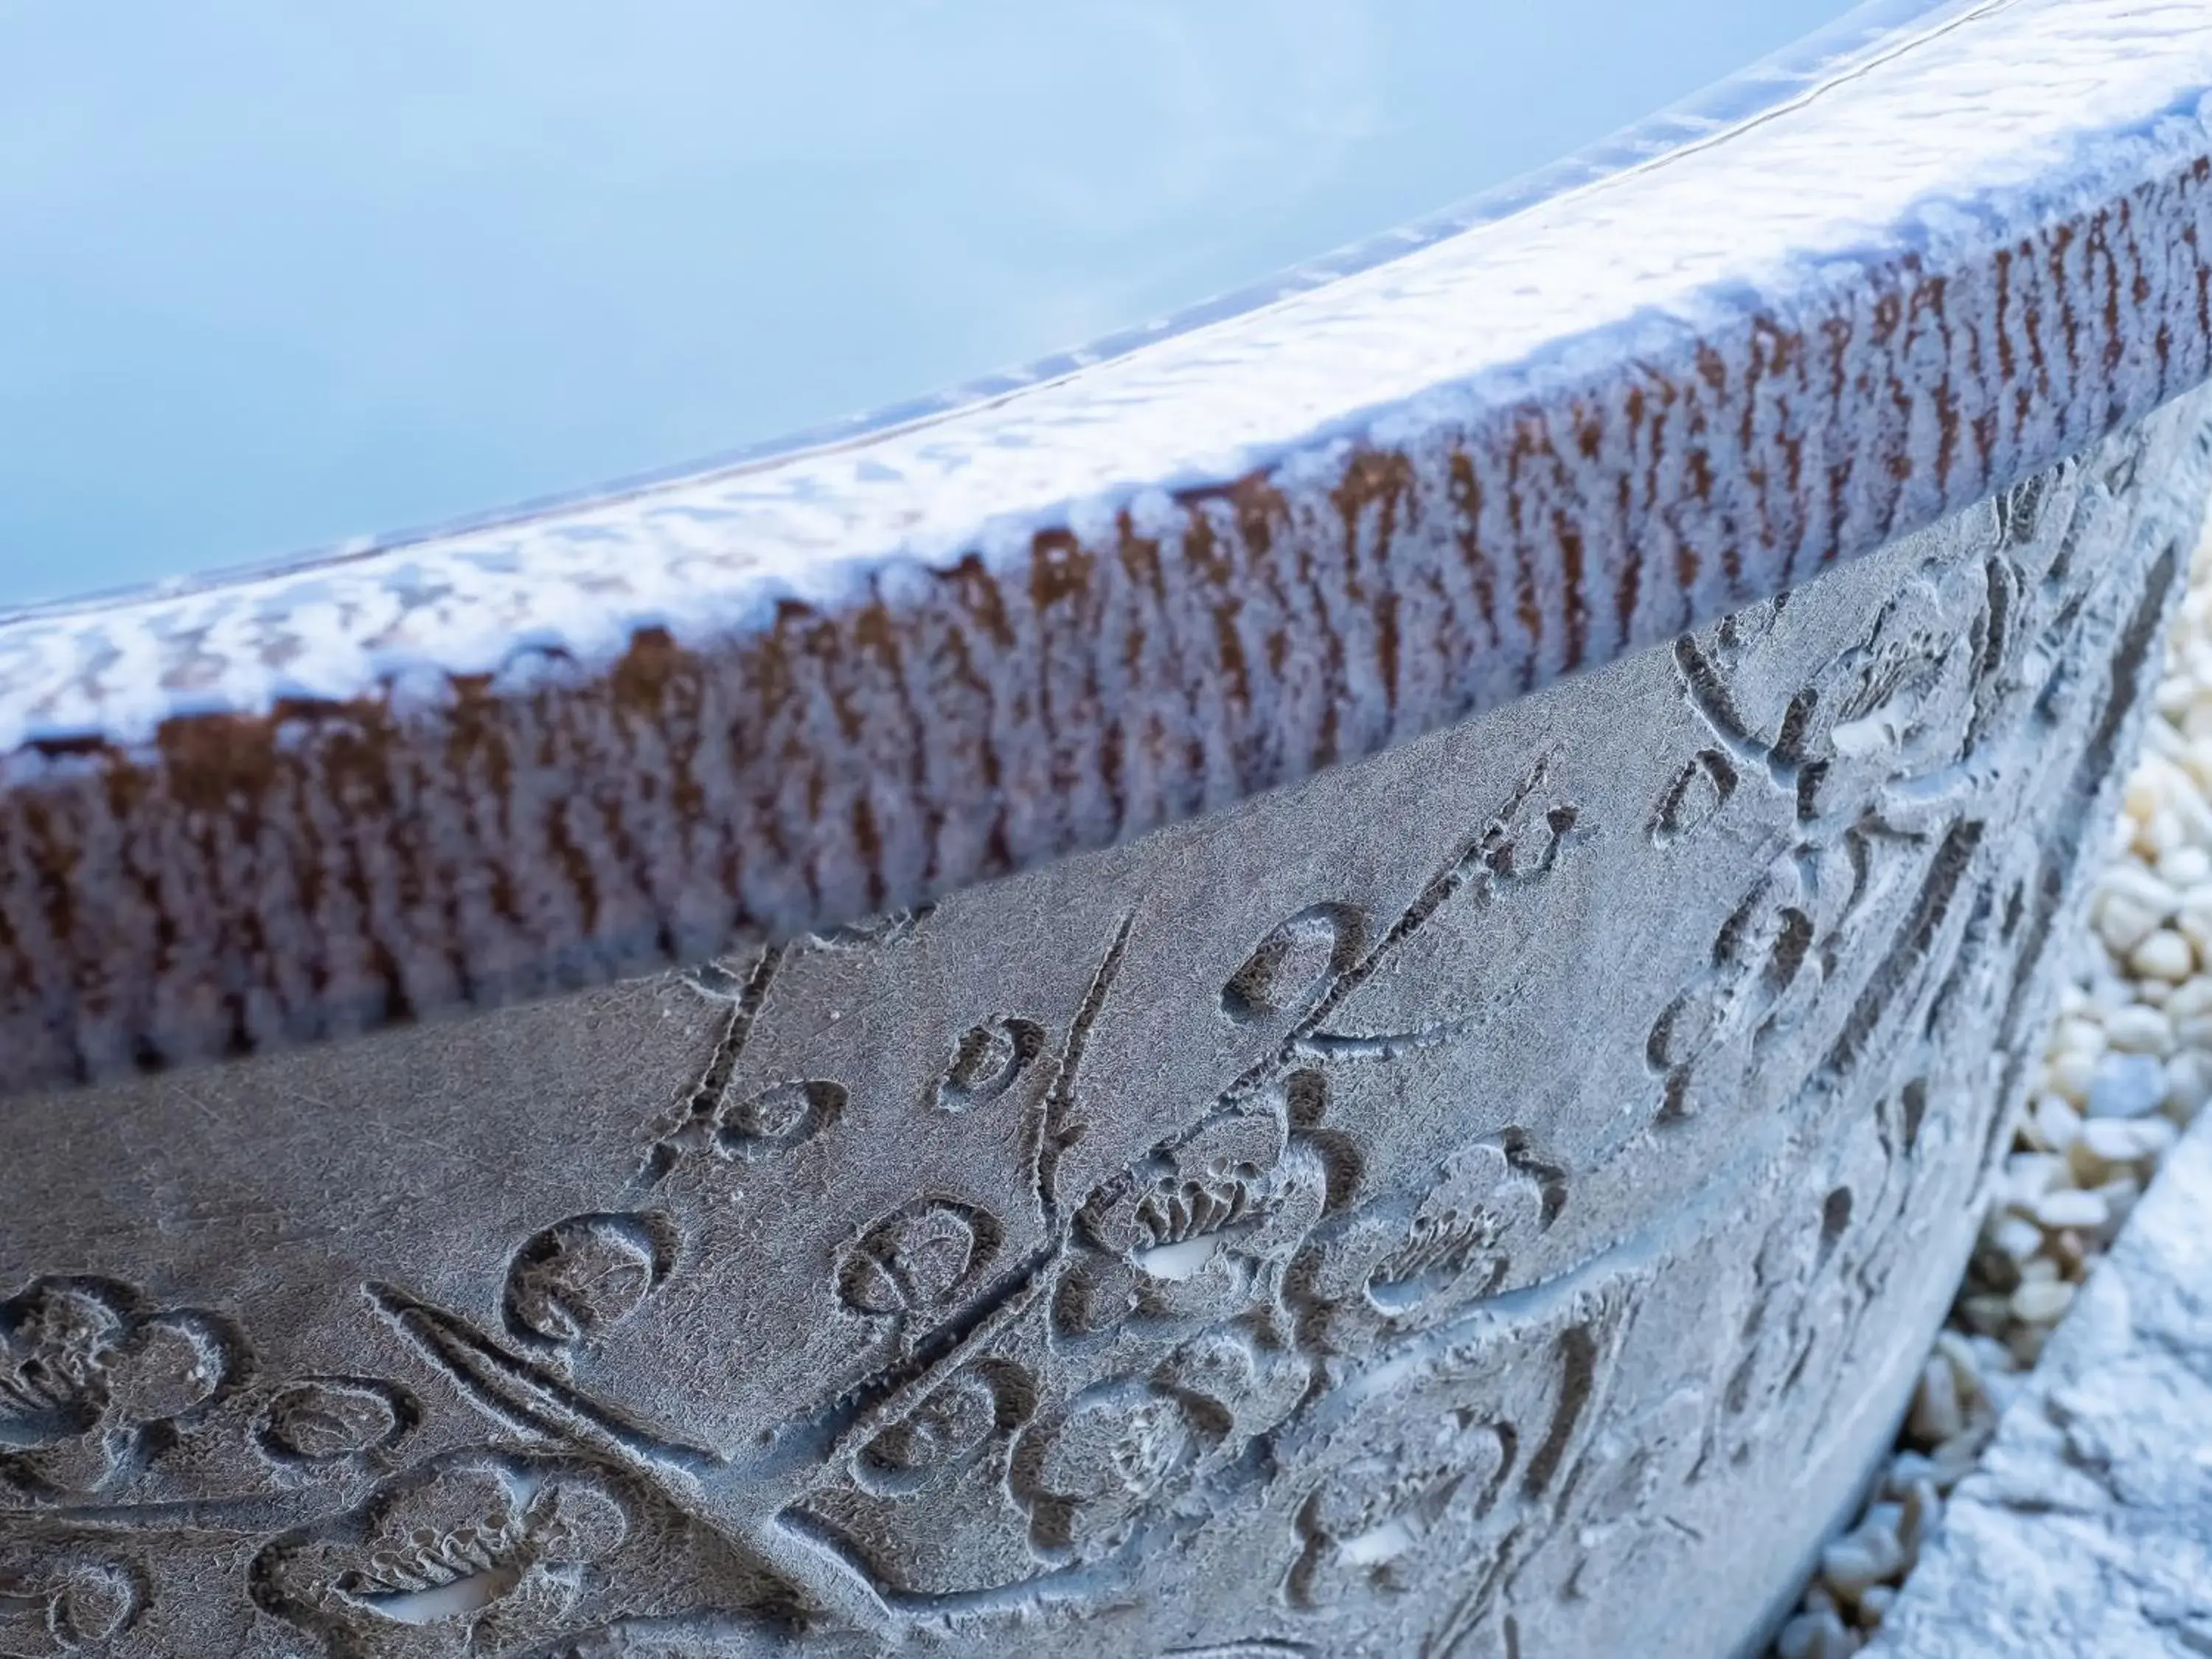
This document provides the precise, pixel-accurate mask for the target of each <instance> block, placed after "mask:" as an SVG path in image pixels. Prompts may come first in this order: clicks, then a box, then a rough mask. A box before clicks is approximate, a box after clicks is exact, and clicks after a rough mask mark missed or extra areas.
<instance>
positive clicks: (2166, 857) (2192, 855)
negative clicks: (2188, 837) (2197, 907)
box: [2158, 847, 2212, 887]
mask: <svg viewBox="0 0 2212 1659" xmlns="http://www.w3.org/2000/svg"><path fill="white" fill-rule="evenodd" d="M2158 873H2159V874H2160V876H2161V877H2163V878H2165V879H2166V882H2167V883H2168V884H2171V885H2172V886H2175V887H2194V886H2195V885H2196V884H2197V883H2198V882H2200V881H2203V880H2206V879H2208V878H2212V853H2207V852H2206V851H2205V850H2204V849H2203V848H2201V847H2177V848H2174V849H2173V850H2172V852H2170V853H2166V854H2163V855H2161V856H2160V859H2159V861H2158Z"/></svg>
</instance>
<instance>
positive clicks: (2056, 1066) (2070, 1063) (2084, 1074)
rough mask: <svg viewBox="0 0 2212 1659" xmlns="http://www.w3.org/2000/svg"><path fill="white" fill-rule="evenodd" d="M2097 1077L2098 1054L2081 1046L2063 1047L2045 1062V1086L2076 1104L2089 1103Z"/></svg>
mask: <svg viewBox="0 0 2212 1659" xmlns="http://www.w3.org/2000/svg"><path fill="white" fill-rule="evenodd" d="M2096 1078H2097V1056H2096V1055H2094V1054H2088V1053H2085V1052H2084V1051H2083V1050H2081V1049H2079V1048H2067V1049H2063V1050H2061V1051H2060V1052H2059V1053H2057V1054H2054V1055H2052V1056H2051V1059H2050V1060H2046V1061H2045V1063H2044V1067H2043V1086H2044V1087H2045V1088H2046V1089H2048V1090H2050V1091H2051V1093H2053V1094H2055V1095H2057V1096H2058V1097H2060V1098H2061V1099H2063V1100H2065V1101H2067V1102H2069V1103H2071V1104H2073V1105H2075V1106H2082V1105H2086V1104H2087V1103H2088V1099H2089V1089H2090V1085H2092V1084H2093V1083H2094V1082H2095V1081H2096Z"/></svg>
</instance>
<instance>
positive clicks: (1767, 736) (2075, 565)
mask: <svg viewBox="0 0 2212 1659" xmlns="http://www.w3.org/2000/svg"><path fill="white" fill-rule="evenodd" d="M2205 413H2206V411H2205V409H2204V408H2203V405H2202V404H2199V403H2191V404H2183V405H2179V406H2177V407H2176V408H2174V409H2172V410H2168V411H2166V413H2164V414H2161V415H2159V416H2154V417H2153V418H2152V419H2151V420H2150V421H2149V422H2148V423H2146V424H2144V425H2142V426H2141V427H2139V428H2134V429H2131V430H2130V431H2128V432H2126V433H2124V434H2123V435H2120V436H2118V437H2117V438H2114V439H2112V440H2109V441H2106V442H2104V443H2102V444H2100V445H2099V446H2097V447H2094V448H2093V449H2092V450H2091V451H2089V452H2088V453H2086V454H2085V455H2083V456H2082V457H2081V458H2080V459H2077V460H2075V461H2074V462H2069V463H2068V464H2066V465H2063V466H2061V467H2059V468H2058V469H2057V470H2056V471H2051V472H2049V473H2046V474H2044V475H2042V476H2039V477H2037V478H2035V479H2034V480H2033V481H2032V482H2031V483H2028V484H2027V485H2025V486H2023V487H2021V488H2020V489H2015V490H2013V491H2011V492H2008V494H2006V495H2003V496H2002V497H2001V498H2000V499H1998V500H1997V501H1994V502H1992V503H1988V504H1984V506H1982V507H1978V508H1975V509H1972V510H1971V511H1968V512H1966V513H1963V514H1960V515H1958V516H1954V517H1953V518H1951V519H1949V520H1945V521H1944V522H1943V523H1942V524H1941V525H1940V526H1937V527H1936V529H1934V530H1932V531H1930V532H1926V533H1923V534H1920V535H1917V536H1913V537H1911V538H1906V539H1905V540H1902V541H1900V542H1899V543H1896V544H1893V545H1892V546H1890V547H1889V548H1887V549H1886V550H1883V551H1881V553H1879V554H1877V555H1875V556H1871V557H1870V558H1869V559H1868V560H1866V561H1864V562H1860V563H1857V564H1854V565H1851V566H1850V567H1847V568H1841V569H1838V570H1836V571H1834V572H1832V573H1831V574H1828V575H1826V576H1825V577H1823V578H1821V579H1820V580H1818V581H1817V582H1815V583H1814V584H1812V585H1810V586H1807V587H1804V588H1802V589H1800V590H1798V591H1797V592H1794V593H1792V594H1790V595H1788V596H1786V597H1784V598H1781V599H1772V600H1770V601H1767V602H1765V603H1763V604H1760V605H1755V606H1753V607H1752V608H1750V609H1748V610H1745V611H1739V612H1737V613H1735V615H1733V616H1730V617H1728V618H1727V619H1726V620H1725V621H1723V622H1721V623H1718V624H1717V625H1716V626H1713V627H1711V628H1708V629H1705V630H1703V631H1701V632H1699V633H1697V634H1695V635H1690V636H1687V637H1686V638H1684V639H1682V640H1680V641H1679V642H1677V643H1675V644H1674V645H1672V646H1670V647H1664V648H1662V649H1660V650H1658V651H1656V652H1650V653H1644V654H1641V655H1637V656H1633V657H1631V658H1628V659H1624V660H1623V661H1621V662H1620V663H1617V664H1615V665H1612V666H1610V667H1607V668H1606V669H1604V670H1602V671H1596V672H1594V673H1591V674H1589V676H1587V677H1584V678H1579V679H1576V680H1572V681H1570V682H1568V683H1566V684H1563V685H1560V686H1559V687H1556V688H1554V689H1553V690H1549V691H1547V692H1544V693H1541V694H1540V695H1537V696H1531V697H1528V698H1526V699H1524V700H1522V701H1518V702H1513V703H1511V704H1510V705H1509V706H1507V707H1505V708H1502V709H1500V710H1498V711H1497V712H1496V713H1494V714H1491V715H1489V716H1487V717H1486V718H1484V719H1483V720H1480V721H1478V722H1476V723H1474V724H1471V725H1467V726H1460V727H1457V728H1455V729H1452V730H1449V731H1447V732H1443V733H1441V734H1438V735H1436V736H1433V737H1431V738H1425V739H1422V740H1420V741H1419V742H1417V743H1413V744H1409V745H1407V746H1405V747H1402V748H1401V749H1398V750H1394V751H1392V752H1390V753H1389V754H1386V755H1383V756H1382V757H1378V758H1376V759H1375V760H1372V761H1370V762H1367V763H1363V764H1360V765H1358V766H1354V767H1349V768H1346V769H1340V770H1337V771H1334V772H1330V773H1327V774H1324V775H1321V776H1319V777H1316V778H1315V779H1313V780H1311V781H1308V782H1306V783H1304V784H1303V785H1301V786H1299V787H1297V788H1296V789H1294V790H1291V791H1288V792H1284V793H1273V794H1267V795H1261V796H1258V797H1255V798H1254V799H1249V800H1247V801H1245V802H1243V803H1242V804H1240V805H1236V806H1233V807H1231V808H1230V809H1228V810H1226V811H1222V812H1220V813H1218V814H1217V815H1214V816H1212V817H1207V818H1206V819H1203V820H1201V821H1199V822H1196V823H1189V824H1185V825H1182V826H1179V827H1175V828H1170V829H1166V830H1164V831H1162V832H1160V833H1158V834H1156V835H1154V836H1150V837H1148V838H1146V839H1144V840H1141V841H1139V842H1135V843H1133V844H1131V845H1129V846H1127V847H1126V848H1120V849H1116V850H1113V851H1110V852H1106V853H1101V854H1091V855H1086V856H1085V857H1081V858H1078V859H1074V860H1067V861H1065V862H1061V863H1058V864H1054V865H1051V866H1046V867H1044V868H1042V869H1039V870H1036V871H1033V872H1029V873H1026V874H1024V875H1022V876H1019V877H1018V878H1013V879H1010V880H1007V881H1006V882H1003V883H1000V884H992V885H985V886H981V887H977V888H974V889H971V890H967V891H964V892H963V893H960V894H958V895H957V896H953V897H951V898H949V899H947V900H945V902H942V903H940V904H939V905H937V906H936V907H935V908H931V909H927V910H926V911H915V912H908V913H903V914H897V915H887V916H884V917H881V918H879V919H878V920H877V921H873V922H871V923H869V924H867V925H866V926H864V927H855V928H851V929H845V930H841V931H836V932H832V933H822V934H818V935H815V936H811V937H807V938H805V939H801V940H799V942H796V943H794V944H792V945H787V946H784V947H780V948H776V949H772V950H768V951H763V952H760V953H757V954H751V955H744V956H740V957H732V958H730V959H727V960H724V961H720V962H718V963H714V964H713V965H712V966H710V967H708V968H706V969H700V970H697V971H695V972H692V973H690V974H688V975H681V976H673V977H667V978H663V979H659V980H654V981H645V982H633V983H629V984H625V985H622V986H619V987H615V988H612V989H608V990H605V991H599V992H592V993H590V994H582V995H579V996H575V997H573V998H571V999H568V1000H561V1001H554V1002H549V1003H544V1004H540V1005H537V1006H529V1007H526V1008H522V1009H519V1010H514V1011H511V1012H505V1013H501V1014H498V1015H494V1016H487V1017H485V1018H481V1019H478V1020H475V1021H472V1022H470V1023H467V1024H461V1025H456V1026H445V1027H435V1028H426V1029H422V1030H398V1031H388V1032H384V1033H380V1034H378V1035H376V1036H370V1037H367V1038H364V1039H362V1040H360V1041H357V1042H352V1043H349V1044H344V1045H339V1046H336V1047H330V1048H309V1049H305V1050H301V1051H299V1052H296V1053H294V1054H285V1055H276V1056H265V1057H262V1058H258V1059H255V1060H247V1061H244V1062H241V1063H239V1064H237V1065H234V1066H230V1067H228V1068H220V1069H214V1070H207V1071H200V1072H191V1073H177V1074H174V1075H170V1076H166V1077H149V1078H146V1079H139V1080H137V1081H130V1082H125V1083H120V1084H116V1085H110V1086H106V1087H105V1088H103V1089H101V1090H100V1091H94V1092H90V1093H87V1092H82V1091H78V1092H65V1093H58V1094H52V1095H45V1096H27V1097H22V1098H20V1099H18V1100H15V1101H12V1102H10V1103H9V1105H8V1107H7V1109H6V1143H5V1144H6V1149H7V1157H6V1158H5V1160H4V1162H0V1656H5V1659H49V1656H54V1655H60V1654H72V1655H75V1654H82V1655H101V1656H114V1659H139V1656H144V1659H152V1656H169V1655H179V1654H190V1655H216V1654H221V1655H233V1654H235V1655H242V1656H252V1659H434V1656H435V1659H448V1656H450V1659H615V1656H624V1659H708V1656H713V1659H738V1656H755V1655H769V1654H794V1655H799V1656H805V1659H815V1656H839V1659H842V1656H854V1659H859V1656H866V1655H875V1654H878V1653H890V1652H893V1651H902V1652H910V1653H917V1654H945V1655H954V1654H961V1655H978V1656H987V1655H1008V1654H1042V1655H1054V1656H1062V1655H1064V1656H1097V1659H1107V1656H1115V1659H1121V1656H1132V1655H1134V1656H1139V1659H1155V1656H1158V1659H1164V1656H1169V1655H1176V1656H1181V1659H1200V1656H1205V1659H1231V1656H1235V1659H1263V1656H1264V1659H1322V1656H1328V1659H1347V1656H1363V1655H1373V1656H1408V1655H1411V1656H1420V1659H1535V1656H1576V1655H1589V1654H1609V1653H1627V1652H1637V1651H1648V1652H1670V1653H1684V1654H1690V1653H1713V1654H1724V1653H1727V1652H1729V1651H1731V1650H1736V1649H1738V1648H1740V1647H1741V1645H1742V1644H1746V1643H1747V1642H1748V1641H1750V1640H1751V1639H1753V1638H1754V1637H1755V1635H1756V1634H1757V1633H1758V1632H1759V1630H1760V1629H1761V1628H1762V1626H1764V1624H1765V1622H1766V1621H1767V1620H1768V1618H1769V1614H1770V1613H1771V1612H1772V1611H1775V1610H1778V1608H1779V1607H1780V1606H1781V1604H1782V1601H1783V1600H1784V1598H1785V1597H1786V1596H1787V1595H1789V1594H1790V1591H1791V1590H1792V1589H1794V1588H1795V1583H1796V1577H1795V1576H1796V1572H1797V1571H1798V1569H1799V1568H1800V1566H1801V1565H1802V1563H1803V1561H1804V1560H1805V1559H1806V1558H1807V1557H1808V1554H1809V1553H1810V1552H1811V1551H1812V1549H1813V1548H1814V1546H1815V1544H1816V1543H1817V1541H1818V1540H1819V1539H1820V1535H1821V1534H1822V1532H1823V1530H1824V1529H1825V1528H1826V1527H1827V1525H1828V1524H1829V1523H1830V1522H1831V1520H1832V1517H1833V1516H1835V1515H1836V1514H1837V1512H1838V1510H1841V1509H1842V1508H1843V1507H1844V1505H1845V1504H1847V1503H1848V1501H1849V1500H1850V1498H1851V1497H1852V1495H1853V1493H1854V1491H1855V1488H1856V1487H1857V1484H1858V1482H1859V1480H1860V1477H1861V1474H1862V1472H1863V1470H1864V1469H1865V1468H1867V1467H1868V1466H1869V1462H1870V1461H1871V1459H1872V1457H1873V1455H1874V1454H1875V1451H1876V1450H1877V1449H1878V1448H1879V1447H1880V1446H1881V1444H1882V1443H1885V1442H1886V1440H1887V1436H1888V1434H1889V1431H1890V1429H1891V1426H1892V1424H1893V1419H1894V1414H1895V1413H1896V1411H1897V1409H1898V1408H1899V1406H1900V1404H1901V1401H1902V1398H1903V1395H1904V1392H1905V1389H1906V1387H1907V1385H1908V1384H1909V1382H1910V1379H1911V1376H1912V1374H1913V1370H1914V1369H1915V1367H1916V1365H1917V1361H1918V1358H1919V1356H1920V1353H1921V1352H1922V1346H1923V1341H1924V1339H1925V1336H1926V1334H1928V1332H1929V1330H1930V1329H1932V1328H1933V1326H1934V1325H1935V1323H1936V1320H1937V1318H1938V1316H1939V1315H1940V1313H1941V1310H1942V1302H1943V1299H1944V1297H1945V1296H1946V1295H1947V1294H1948V1288H1949V1286H1950V1285H1951V1284H1952V1282H1953V1279H1954V1275H1955V1270H1956V1269H1957V1267H1959V1266H1960V1263H1961V1262H1962V1261H1963V1259H1964V1256H1965V1254H1966V1250H1967V1249H1968V1246H1969V1243H1970V1242H1971V1237H1972V1213H1973V1212H1972V1203H1971V1200H1972V1194H1973V1193H1974V1191H1975V1188H1976V1184H1977V1182H1978V1180H1979V1179H1980V1178H1981V1176H1982V1175H1983V1173H1984V1170H1985V1169H1986V1167H1987V1166H1988V1164H1989V1163H1990V1157H1991V1154H1992V1152H1993V1151H1994V1149H1996V1148H1997V1147H1999V1146H2002V1143H2003V1129H2004V1124H2003V1120H2004V1117H2005V1115H2006V1113H2007V1111H2008V1107H2009V1106H2010V1104H2011V1103H2012V1102H2013V1099H2014V1097H2015V1095H2016V1093H2017V1091H2018V1085H2019V1082H2020V1078H2019V1076H2018V1070H2019V1066H2020V1064H2021V1060H2020V1058H2019V1057H2021V1056H2023V1055H2026V1054H2028V1053H2030V1052H2031V1050H2032V1048H2033V1044H2032V1042H2031V1041H2030V1036H2031V1034H2032V1031H2033V1027H2034V1026H2035V1024H2036V1023H2037V1022H2038V1020H2039V1018H2041V1016H2042V1012H2043V1010H2044V1005H2045V990H2046V988H2047V986H2046V980H2047V977H2048V976H2047V975H2046V974H2045V972H2044V963H2045V956H2046V954H2047V953H2046V945H2047V943H2048V941H2049V940H2050V939H2051V938H2052V937H2053V935H2054V933H2056V932H2058V931H2060V930H2063V928H2064V927H2067V926H2068V925H2069V919H2070V917H2071V915H2072V912H2073V909H2074V907H2075V902H2076V898H2077V896H2078V892H2079V886H2080V884H2079V879H2078V878H2079V876H2080V874H2081V871H2082V869H2083V868H2084V867H2085V861H2086V860H2087V857H2088V854H2089V852H2090V850H2091V848H2093V844H2094V842H2096V839H2097V837H2098V836H2099V835H2100V833H2101V826H2102V825H2103V823H2105V821H2106V812H2107V811H2108V810H2109V808H2110V806H2111V804H2112V801H2111V797H2112V790H2113V788H2114V787H2116V781H2117V779H2118V776H2119V775H2120V772H2121V770H2122V769H2123V767H2124V761H2125V758H2126V755H2127V752H2128V750H2129V746H2130V742H2131V740H2132V734H2133V732H2134V728H2135V720H2136V714H2137V713H2138V712H2139V708H2140V704H2141V700H2142V696H2143V694H2144V692H2145V690H2146V689H2147V687H2148V684H2150V682H2151V678H2152V677H2153V676H2154V672H2155V666H2156V665H2155V661H2154V655H2155V648H2156V646H2157V642H2158V641H2159V639H2160V635H2161V633H2162V629H2163V625H2164V619H2165V617H2166V614H2167V610H2168V606H2169V605H2170V603H2171V602H2172V600H2173V599H2175V598H2176V597H2177V595H2178V594H2179V590H2180V583H2179V575H2180V572H2181V569H2182V565H2183V561H2184V559H2185V550H2186V548H2187V546H2188V545H2189V544H2190V541H2191V538H2192V537H2193V534H2194V529H2195V519H2196V515H2197V513H2198V511H2199V510H2200V509H2201V507H2202V503H2203V494H2204V489H2205V484H2206V480H2207V476H2208V474H2207V465H2206V459H2205V447H2204V443H2203V422H2204V418H2205Z"/></svg>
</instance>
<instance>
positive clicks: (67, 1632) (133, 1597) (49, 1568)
mask: <svg viewBox="0 0 2212 1659" xmlns="http://www.w3.org/2000/svg"><path fill="white" fill-rule="evenodd" d="M143 1599H144V1598H143V1591H142V1589H141V1588H140V1585H139V1582H138V1580H137V1576H136V1575H135V1574H133V1573H132V1572H131V1571H129V1570H128V1569H126V1568H125V1567H122V1566H120V1565H117V1564H115V1563H113V1562H112V1561H104V1560H100V1559H94V1558H90V1557H82V1556H71V1555H66V1554H63V1555H48V1556H46V1558H45V1559H25V1560H20V1561H10V1560H7V1559H0V1659H60V1656H63V1655H65V1654H84V1655H97V1654H102V1653H108V1652H112V1650H113V1644H114V1639H115V1638H118V1637H119V1636H121V1635H122V1634H123V1633H124V1632H125V1630H126V1629H127V1627H128V1626H130V1624H131V1620H132V1619H133V1618H134V1617H135V1616H136V1614H137V1611H138V1608H139V1607H140V1605H141V1604H142V1602H143Z"/></svg>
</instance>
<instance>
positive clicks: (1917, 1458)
mask: <svg viewBox="0 0 2212 1659" xmlns="http://www.w3.org/2000/svg"><path fill="white" fill-rule="evenodd" d="M1935 1477H1936V1464H1935V1462H1934V1460H1933V1459H1931V1458H1930V1457H1929V1456H1928V1455H1927V1454H1926V1453H1925V1452H1917V1451H1901V1452H1899V1453H1898V1454H1897V1455H1896V1456H1894V1457H1893V1458H1891V1459H1890V1460H1889V1471H1888V1473H1887V1474H1885V1475H1884V1476H1883V1477H1882V1483H1881V1489H1882V1491H1883V1492H1887V1494H1888V1495H1889V1496H1890V1497H1892V1498H1902V1497H1904V1496H1905V1493H1907V1492H1911V1490H1912V1489H1913V1488H1914V1487H1915V1486H1918V1485H1920V1484H1921V1482H1923V1481H1924V1480H1934V1479H1935Z"/></svg>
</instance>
